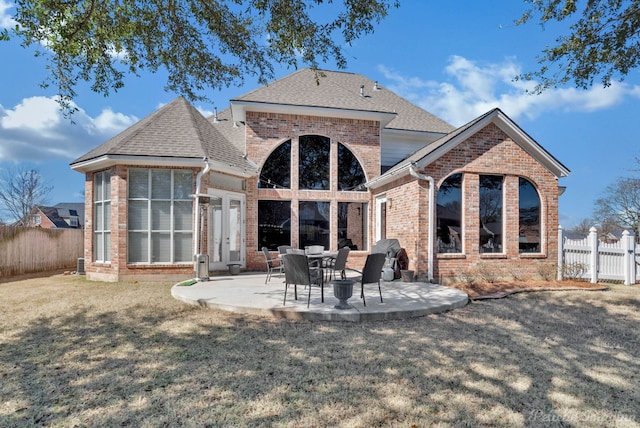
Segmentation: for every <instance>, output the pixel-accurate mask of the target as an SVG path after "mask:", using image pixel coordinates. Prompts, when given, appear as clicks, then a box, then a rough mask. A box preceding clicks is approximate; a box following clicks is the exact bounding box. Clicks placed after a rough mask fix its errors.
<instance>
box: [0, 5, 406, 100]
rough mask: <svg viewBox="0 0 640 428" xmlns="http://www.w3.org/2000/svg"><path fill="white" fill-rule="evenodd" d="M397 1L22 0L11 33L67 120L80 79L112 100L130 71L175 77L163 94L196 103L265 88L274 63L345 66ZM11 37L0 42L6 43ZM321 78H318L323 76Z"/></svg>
mask: <svg viewBox="0 0 640 428" xmlns="http://www.w3.org/2000/svg"><path fill="white" fill-rule="evenodd" d="M398 5H399V2H398V0H343V2H342V3H341V4H339V3H338V2H336V3H334V2H332V1H324V0H249V1H242V0H211V1H203V0H183V1H177V0H168V1H139V0H104V1H97V0H90V1H78V2H76V1H67V0H16V2H15V8H16V15H15V17H14V18H15V20H16V21H17V22H18V24H19V25H18V26H17V28H16V29H15V31H14V33H15V34H17V35H18V36H19V38H21V39H22V44H23V46H32V45H33V46H35V47H36V48H37V49H38V53H37V55H44V56H46V57H47V58H48V60H49V62H50V65H49V71H50V73H49V76H48V78H47V81H46V82H44V83H43V84H44V85H45V86H46V85H50V84H53V85H55V86H57V88H58V92H59V96H60V103H61V105H62V107H63V109H64V111H65V112H67V113H69V112H71V111H73V109H72V107H71V105H72V104H71V101H72V100H73V98H74V97H75V95H76V93H75V89H74V88H75V87H76V85H77V84H78V82H79V81H87V82H91V88H92V89H93V90H94V91H95V92H98V93H101V94H104V95H105V96H106V95H108V94H109V93H110V91H112V90H114V91H117V90H118V89H120V88H122V87H123V86H124V76H125V73H127V72H128V73H131V74H134V75H138V73H140V72H141V71H143V70H147V71H151V72H156V71H157V70H159V69H161V68H165V69H166V70H167V71H168V81H167V84H166V89H168V90H171V91H174V92H176V93H179V94H182V95H184V96H185V97H186V98H188V99H190V100H192V101H203V100H208V98H207V97H206V96H205V95H202V93H203V91H204V90H205V89H206V88H211V89H216V88H222V87H225V86H226V87H228V86H230V85H231V84H233V83H236V84H241V83H242V82H243V81H244V78H245V77H246V76H255V77H257V80H258V82H259V83H266V82H267V81H268V80H269V79H271V78H273V76H274V72H273V65H274V64H275V63H280V64H285V65H287V66H290V67H296V68H297V67H298V66H299V65H301V64H305V65H308V66H310V67H312V68H316V67H317V66H318V63H319V62H327V61H329V60H330V59H333V60H335V61H336V63H337V66H338V67H339V68H344V67H345V66H346V59H345V55H344V53H343V49H344V47H343V42H344V43H346V44H350V43H351V42H352V41H354V40H355V39H357V38H358V37H360V36H361V35H363V34H368V33H371V32H373V29H374V24H375V23H379V22H380V20H381V19H382V18H384V17H385V16H386V15H387V13H388V11H389V9H390V8H391V7H398ZM8 36H9V34H6V33H5V34H4V37H0V40H1V39H6V38H7V37H8ZM316 78H317V79H318V78H319V75H317V76H316Z"/></svg>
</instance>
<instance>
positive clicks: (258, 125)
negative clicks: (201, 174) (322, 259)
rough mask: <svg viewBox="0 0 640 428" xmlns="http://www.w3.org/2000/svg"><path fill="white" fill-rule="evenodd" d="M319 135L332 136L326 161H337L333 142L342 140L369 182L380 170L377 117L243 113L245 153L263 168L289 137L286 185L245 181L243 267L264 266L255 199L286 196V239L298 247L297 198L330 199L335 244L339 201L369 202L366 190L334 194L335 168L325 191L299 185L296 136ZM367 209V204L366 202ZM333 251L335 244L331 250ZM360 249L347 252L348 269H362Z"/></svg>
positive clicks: (336, 184) (333, 241) (332, 162)
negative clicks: (288, 208)
mask: <svg viewBox="0 0 640 428" xmlns="http://www.w3.org/2000/svg"><path fill="white" fill-rule="evenodd" d="M301 135H322V136H325V137H328V138H329V139H330V140H331V153H330V156H331V164H332V165H336V164H337V158H338V153H337V152H338V150H337V147H338V145H337V143H338V142H340V143H342V144H344V145H345V146H346V147H347V148H348V149H349V150H351V152H352V153H353V154H354V155H355V156H356V158H357V159H358V160H359V162H360V164H361V166H362V168H363V170H364V173H365V175H366V177H367V179H368V180H370V179H371V178H373V177H376V176H377V175H379V173H380V123H379V122H377V121H367V120H355V119H340V118H326V117H317V116H303V115H286V114H276V113H260V112H247V116H246V143H247V155H248V157H249V158H250V159H252V160H253V161H254V162H256V163H257V164H258V165H259V166H262V165H263V164H264V162H265V161H266V160H267V158H268V157H269V155H270V154H271V152H272V151H273V150H274V149H275V148H276V147H278V146H279V145H280V144H282V143H283V142H285V141H287V140H291V158H292V159H291V189H258V188H257V186H258V184H257V179H249V180H248V181H247V268H248V269H250V270H264V269H265V261H264V256H263V254H262V252H260V251H259V249H258V228H257V224H258V200H259V199H273V200H290V201H291V209H292V217H291V239H292V244H293V245H294V246H297V245H298V242H297V240H298V203H299V202H300V201H305V200H306V201H310V200H323V201H331V211H330V212H331V224H332V227H331V236H330V242H331V245H332V247H333V246H335V245H336V243H337V240H338V237H337V230H336V229H337V227H336V226H337V218H338V202H367V203H370V202H371V199H370V195H369V194H368V192H339V191H337V190H335V189H337V187H338V175H337V169H336V168H332V169H331V175H330V190H325V191H318V190H313V191H311V190H299V189H298V153H299V145H298V137H299V136H301ZM369 209H370V210H371V204H369ZM331 250H337V248H331ZM365 254H366V252H364V251H352V252H351V254H350V255H349V260H350V263H352V264H353V267H356V266H357V267H362V261H363V260H364V255H365Z"/></svg>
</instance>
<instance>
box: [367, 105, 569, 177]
mask: <svg viewBox="0 0 640 428" xmlns="http://www.w3.org/2000/svg"><path fill="white" fill-rule="evenodd" d="M490 123H493V124H495V125H496V126H498V127H499V128H500V129H501V130H502V131H503V132H504V133H505V134H507V135H508V136H509V137H510V138H512V139H513V141H514V142H516V143H517V144H518V145H519V146H520V147H522V149H523V150H525V151H526V152H527V153H529V154H530V155H531V156H532V157H533V158H534V159H536V160H537V161H538V162H540V164H542V165H543V166H544V167H545V168H547V169H548V170H549V171H550V172H551V173H552V174H554V175H555V176H556V177H558V178H559V177H565V176H567V175H568V174H569V170H568V169H567V167H565V166H564V165H563V164H562V163H561V162H560V161H558V160H557V159H556V158H555V157H553V156H552V155H551V154H550V153H549V152H547V151H546V150H545V149H544V148H543V147H542V146H541V145H540V144H538V143H537V142H536V141H535V140H534V139H533V138H531V137H530V136H529V134H527V133H526V132H524V131H523V130H522V128H520V127H519V126H518V125H517V124H516V123H515V122H514V121H512V120H511V119H510V118H509V117H508V116H507V115H506V114H504V113H503V112H502V110H500V109H498V108H495V109H493V110H491V111H489V112H487V113H485V114H483V115H482V116H480V117H478V118H476V119H474V120H472V121H471V122H469V123H467V124H466V125H463V126H461V127H460V128H458V129H456V130H454V131H453V132H451V133H449V134H447V135H445V136H444V137H442V138H440V139H438V140H436V141H435V142H433V143H431V144H428V145H426V146H424V147H423V148H421V149H419V150H417V151H416V152H415V153H413V154H412V155H411V156H409V157H407V158H406V159H405V160H403V161H401V162H398V163H397V164H396V165H394V166H393V167H392V168H391V169H389V170H388V171H386V172H385V173H384V174H382V175H380V176H379V177H377V178H375V179H373V180H371V181H370V182H369V183H367V186H368V187H374V188H375V187H377V186H380V185H383V184H385V183H387V182H389V181H392V180H395V179H397V178H398V177H401V176H403V175H408V174H410V169H411V167H412V166H414V165H415V166H416V167H417V168H424V167H425V166H427V165H429V164H430V163H432V162H434V161H435V160H437V159H439V158H440V157H442V156H443V155H444V154H446V153H447V152H449V151H450V150H452V149H454V148H455V147H457V146H458V145H459V144H462V143H463V142H465V141H466V140H467V139H468V138H469V137H471V136H473V135H474V134H475V133H476V132H478V131H480V130H481V129H483V128H484V127H486V126H487V125H489V124H490Z"/></svg>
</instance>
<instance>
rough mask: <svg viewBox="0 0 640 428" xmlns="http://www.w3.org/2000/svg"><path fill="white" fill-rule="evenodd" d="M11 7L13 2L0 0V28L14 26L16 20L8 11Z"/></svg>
mask: <svg viewBox="0 0 640 428" xmlns="http://www.w3.org/2000/svg"><path fill="white" fill-rule="evenodd" d="M12 7H13V3H9V2H7V1H5V0H0V28H7V29H9V28H15V26H16V24H17V22H16V21H15V19H13V18H12V17H11V15H9V13H8V11H9V9H11V8H12Z"/></svg>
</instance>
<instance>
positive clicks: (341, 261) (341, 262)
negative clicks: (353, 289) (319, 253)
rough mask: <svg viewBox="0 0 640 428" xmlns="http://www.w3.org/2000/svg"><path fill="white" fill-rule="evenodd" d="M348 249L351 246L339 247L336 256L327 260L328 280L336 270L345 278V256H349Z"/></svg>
mask: <svg viewBox="0 0 640 428" xmlns="http://www.w3.org/2000/svg"><path fill="white" fill-rule="evenodd" d="M350 251H351V248H349V247H344V248H340V249H339V250H338V255H337V256H336V258H335V259H332V260H329V263H327V270H328V276H329V280H331V278H332V277H333V276H334V275H335V274H336V272H340V278H341V279H345V278H346V277H347V275H346V273H345V269H346V268H347V258H348V257H349V252H350Z"/></svg>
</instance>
